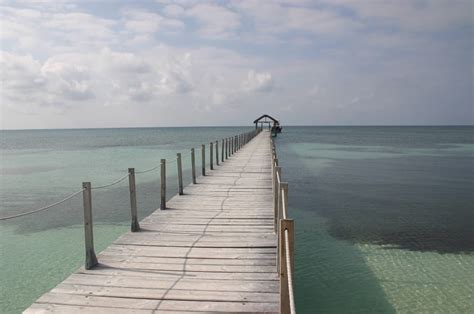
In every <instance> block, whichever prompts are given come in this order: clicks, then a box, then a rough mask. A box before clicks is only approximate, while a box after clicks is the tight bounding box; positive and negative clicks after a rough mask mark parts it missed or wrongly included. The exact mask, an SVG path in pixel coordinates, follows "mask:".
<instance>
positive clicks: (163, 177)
mask: <svg viewBox="0 0 474 314" xmlns="http://www.w3.org/2000/svg"><path fill="white" fill-rule="evenodd" d="M160 165H161V204H160V209H161V210H163V209H166V159H161V163H160Z"/></svg>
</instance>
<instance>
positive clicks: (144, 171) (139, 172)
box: [135, 165, 160, 174]
mask: <svg viewBox="0 0 474 314" xmlns="http://www.w3.org/2000/svg"><path fill="white" fill-rule="evenodd" d="M159 167H160V165H158V166H155V167H153V168H150V169H147V170H143V171H135V174H142V173H147V172H150V171H153V170H156V169H158V168H159Z"/></svg>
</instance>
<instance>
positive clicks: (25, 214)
mask: <svg viewBox="0 0 474 314" xmlns="http://www.w3.org/2000/svg"><path fill="white" fill-rule="evenodd" d="M82 191H84V189H80V190H79V191H76V192H74V193H72V194H70V195H68V196H67V197H66V198H64V199H62V200H60V201H57V202H55V203H53V204H49V205H46V206H44V207H41V208H38V209H34V210H31V211H28V212H25V213H21V214H16V215H12V216H7V217H1V218H0V221H2V220H9V219H13V218H18V217H22V216H27V215H31V214H34V213H38V212H41V211H43V210H46V209H49V208H51V207H54V206H56V205H60V204H62V203H64V202H65V201H67V200H70V199H71V198H73V197H74V196H76V195H77V194H80V193H82Z"/></svg>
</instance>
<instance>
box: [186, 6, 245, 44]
mask: <svg viewBox="0 0 474 314" xmlns="http://www.w3.org/2000/svg"><path fill="white" fill-rule="evenodd" d="M186 15H187V16H189V17H191V18H194V19H196V20H197V22H198V24H199V26H200V27H199V29H198V33H199V35H201V36H203V37H206V38H212V39H229V38H233V37H235V35H236V30H237V29H238V28H239V27H240V25H241V24H240V17H239V15H238V14H236V13H235V12H233V11H231V10H229V9H227V8H225V7H222V6H218V5H213V4H198V5H195V6H193V7H192V8H190V9H188V10H186Z"/></svg>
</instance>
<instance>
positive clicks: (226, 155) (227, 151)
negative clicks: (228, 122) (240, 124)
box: [225, 138, 229, 159]
mask: <svg viewBox="0 0 474 314" xmlns="http://www.w3.org/2000/svg"><path fill="white" fill-rule="evenodd" d="M227 142H228V141H227V138H226V139H225V159H228V158H229V145H228V143H227Z"/></svg>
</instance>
